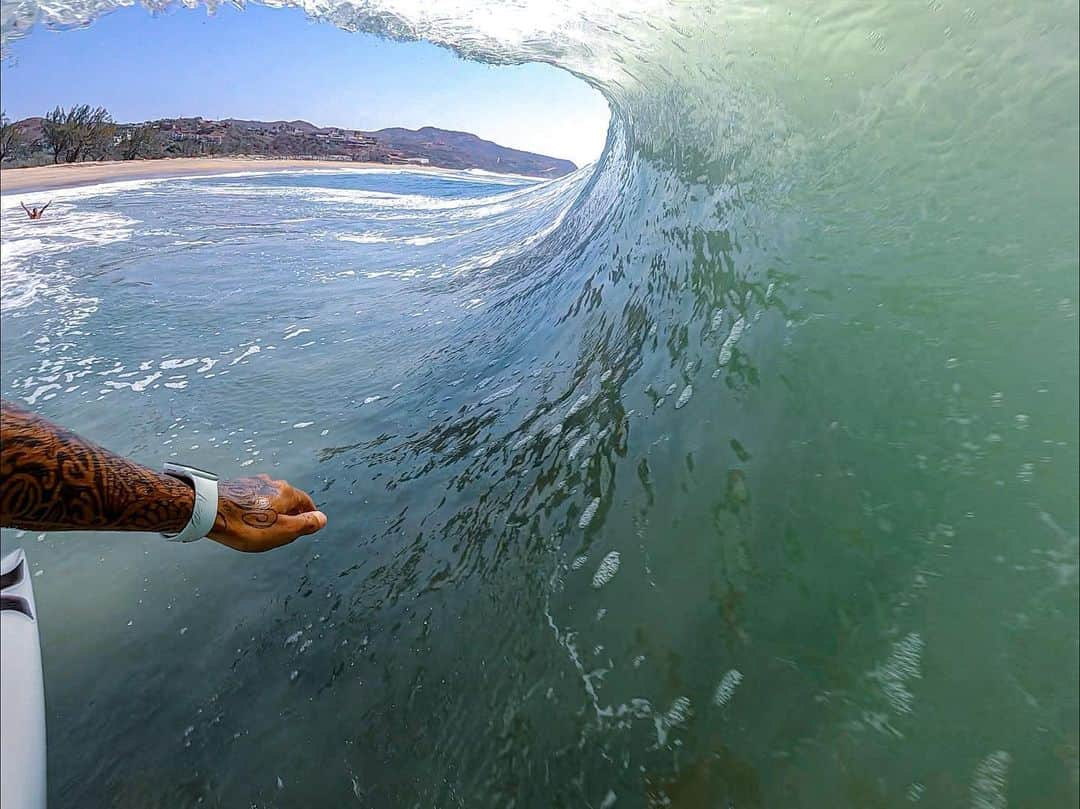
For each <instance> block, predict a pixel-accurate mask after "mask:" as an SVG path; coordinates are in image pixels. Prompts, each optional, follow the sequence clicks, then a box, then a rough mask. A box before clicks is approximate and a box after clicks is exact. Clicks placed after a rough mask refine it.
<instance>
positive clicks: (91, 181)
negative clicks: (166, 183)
mask: <svg viewBox="0 0 1080 809" xmlns="http://www.w3.org/2000/svg"><path fill="white" fill-rule="evenodd" d="M298 169H299V170H303V169H308V170H313V171H322V170H327V169H336V170H339V171H340V170H342V169H363V170H367V171H372V170H378V171H401V170H403V169H404V170H407V171H453V169H439V168H437V167H435V166H424V165H417V164H411V163H405V164H401V163H360V162H354V161H351V160H298V159H291V158H259V157H166V158H161V159H159V160H113V161H99V162H86V163H60V164H58V165H52V166H33V167H30V168H18V169H2V170H0V195H3V196H7V195H9V194H21V193H27V194H29V193H39V192H44V191H58V190H61V189H65V188H79V187H81V186H87V185H99V184H102V183H111V182H121V181H124V180H164V179H171V178H173V177H199V176H212V175H215V174H231V173H234V172H242V171H267V172H274V171H296V170H298Z"/></svg>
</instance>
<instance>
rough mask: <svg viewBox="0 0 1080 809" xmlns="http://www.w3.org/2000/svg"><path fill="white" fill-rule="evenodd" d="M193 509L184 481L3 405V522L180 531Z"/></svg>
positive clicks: (62, 527) (57, 527) (0, 437)
mask: <svg viewBox="0 0 1080 809" xmlns="http://www.w3.org/2000/svg"><path fill="white" fill-rule="evenodd" d="M194 503H195V493H194V490H193V489H192V488H191V486H189V485H188V484H187V483H185V482H184V481H182V480H179V479H177V478H174V477H171V476H169V475H166V474H164V473H163V472H155V471H153V470H151V469H149V468H147V467H145V466H142V465H140V464H137V463H135V462H134V461H131V460H128V459H127V458H123V457H121V456H119V455H116V454H114V453H112V452H109V451H108V450H106V449H103V448H102V447H99V446H97V445H96V444H93V443H91V442H89V441H86V440H85V439H83V438H80V437H79V436H77V435H75V434H74V433H72V432H70V431H68V430H65V429H64V428H62V427H59V426H57V425H55V424H52V423H50V422H49V421H46V420H45V419H43V418H41V417H40V416H36V415H34V414H33V413H30V412H29V411H27V410H24V409H23V408H21V407H19V406H17V405H14V404H12V403H11V402H8V401H3V402H2V403H0V524H2V525H4V526H10V527H14V528H25V529H29V530H58V531H65V530H80V529H100V530H110V531H162V532H165V533H176V532H179V531H180V530H182V529H183V527H184V526H185V525H186V524H187V522H188V520H189V519H190V517H191V512H192V509H193V508H194ZM219 517H220V515H219Z"/></svg>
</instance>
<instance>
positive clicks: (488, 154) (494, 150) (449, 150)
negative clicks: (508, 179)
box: [366, 126, 577, 177]
mask: <svg viewBox="0 0 1080 809" xmlns="http://www.w3.org/2000/svg"><path fill="white" fill-rule="evenodd" d="M366 134H368V135H370V136H371V137H373V138H375V140H376V141H378V142H379V143H380V144H385V145H386V146H387V147H389V148H390V149H393V150H395V151H399V152H401V153H402V154H404V155H405V156H406V157H426V158H427V159H428V160H430V161H431V163H432V165H436V166H443V167H445V168H452V169H468V168H477V169H484V170H485V171H498V172H503V173H506V174H528V175H532V176H536V177H561V176H562V175H564V174H569V173H570V172H572V171H574V170H575V169H577V166H576V165H574V164H573V163H572V162H570V161H569V160H561V159H559V158H557V157H547V156H546V155H540V154H535V153H533V152H523V151H521V150H519V149H510V148H508V147H506V146H499V145H498V144H497V143H492V142H491V141H489V140H483V139H482V138H479V137H477V136H476V135H473V134H471V133H469V132H454V131H452V130H449V129H438V128H436V127H434V126H425V127H422V128H420V129H415V130H414V129H402V128H400V127H390V128H389V129H379V130H376V131H375V132H368V133H366Z"/></svg>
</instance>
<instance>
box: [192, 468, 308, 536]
mask: <svg viewBox="0 0 1080 809" xmlns="http://www.w3.org/2000/svg"><path fill="white" fill-rule="evenodd" d="M325 525H326V515H325V514H323V513H322V512H321V511H317V510H316V509H315V503H313V502H312V500H311V497H309V496H308V495H307V493H306V492H302V491H300V490H299V489H295V488H293V487H292V486H290V485H289V484H288V483H286V482H285V481H284V480H271V478H270V476H269V475H258V476H257V477H253V478H237V479H236V480H223V481H221V482H220V483H219V484H218V510H217V519H215V520H214V529H213V530H212V531H211V532H210V533H209V534H208V537H209V538H210V539H212V540H214V541H215V542H220V543H221V544H222V545H227V546H228V547H230V548H233V549H234V550H238V551H243V552H245V553H261V552H262V551H268V550H272V549H273V548H279V547H281V546H282V545H288V544H289V543H290V542H292V541H293V540H294V539H296V538H297V537H301V536H304V535H306V534H314V533H315V532H316V531H318V530H320V529H321V528H323V527H324V526H325Z"/></svg>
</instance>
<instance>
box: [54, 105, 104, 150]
mask: <svg viewBox="0 0 1080 809" xmlns="http://www.w3.org/2000/svg"><path fill="white" fill-rule="evenodd" d="M41 130H42V133H43V134H44V136H45V143H46V144H47V146H48V147H49V148H50V149H51V150H52V153H53V162H54V163H59V162H60V159H61V158H63V160H64V162H65V163H75V162H76V161H78V160H80V159H86V158H87V157H91V158H97V159H100V158H101V157H104V156H105V154H106V152H108V149H109V147H110V146H111V145H112V138H113V135H114V134H115V133H116V124H114V123H113V119H112V116H111V115H109V112H108V110H106V109H105V108H104V107H93V108H92V107H91V106H90V105H89V104H79V105H78V106H75V107H72V108H71V109H70V110H66V111H65V110H64V108H63V107H57V108H56V109H54V110H53V111H52V112H50V113H49V114H48V115H46V116H45V117H44V118H43V119H42V122H41Z"/></svg>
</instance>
